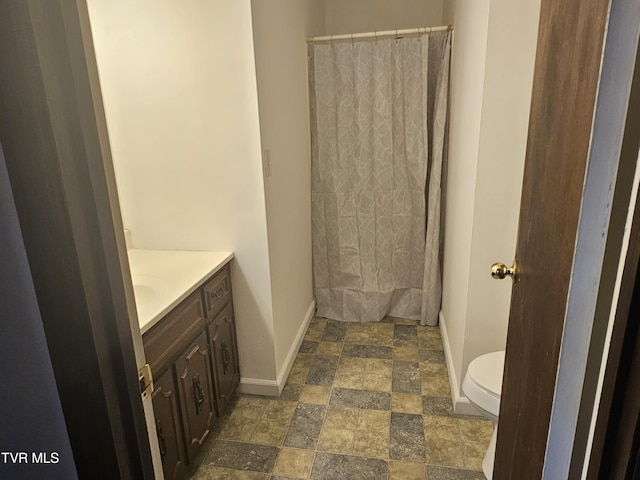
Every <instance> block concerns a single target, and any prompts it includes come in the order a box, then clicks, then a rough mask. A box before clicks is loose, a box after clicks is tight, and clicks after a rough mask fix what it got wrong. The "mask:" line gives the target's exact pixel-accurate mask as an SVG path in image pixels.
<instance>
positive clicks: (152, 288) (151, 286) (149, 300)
mask: <svg viewBox="0 0 640 480" xmlns="http://www.w3.org/2000/svg"><path fill="white" fill-rule="evenodd" d="M131 280H132V281H133V293H134V295H135V298H136V307H137V310H138V312H142V311H147V310H149V309H151V308H152V307H153V305H154V304H155V303H156V302H158V300H160V299H161V298H162V296H163V295H164V294H165V293H166V290H167V287H166V284H165V283H164V282H163V281H162V280H161V279H159V278H157V277H153V276H151V275H132V277H131Z"/></svg>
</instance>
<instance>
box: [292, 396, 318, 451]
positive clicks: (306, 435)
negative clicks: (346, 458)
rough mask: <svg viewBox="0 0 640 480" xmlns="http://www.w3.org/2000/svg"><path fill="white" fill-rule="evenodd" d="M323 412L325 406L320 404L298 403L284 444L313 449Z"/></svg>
mask: <svg viewBox="0 0 640 480" xmlns="http://www.w3.org/2000/svg"><path fill="white" fill-rule="evenodd" d="M324 413H325V407H324V406H322V405H310V404H306V403H300V404H298V406H297V407H296V411H295V414H294V415H293V418H292V420H291V424H290V426H289V431H288V432H287V436H286V438H285V440H284V446H285V447H294V448H306V449H314V448H315V447H316V443H317V442H318V436H319V435H320V429H321V428H322V422H323V420H324Z"/></svg>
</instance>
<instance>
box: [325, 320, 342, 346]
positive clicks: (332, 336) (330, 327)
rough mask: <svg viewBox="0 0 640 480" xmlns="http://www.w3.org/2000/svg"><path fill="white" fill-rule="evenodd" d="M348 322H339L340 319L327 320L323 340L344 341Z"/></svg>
mask: <svg viewBox="0 0 640 480" xmlns="http://www.w3.org/2000/svg"><path fill="white" fill-rule="evenodd" d="M347 327H348V324H347V323H345V322H339V321H338V320H327V323H326V326H325V329H324V333H323V335H322V341H323V342H342V341H343V340H344V336H345V333H346V332H347Z"/></svg>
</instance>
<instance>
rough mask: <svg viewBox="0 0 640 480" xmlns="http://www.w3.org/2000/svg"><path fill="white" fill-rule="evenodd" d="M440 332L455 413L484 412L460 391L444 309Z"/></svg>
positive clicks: (473, 413) (441, 315) (475, 413)
mask: <svg viewBox="0 0 640 480" xmlns="http://www.w3.org/2000/svg"><path fill="white" fill-rule="evenodd" d="M438 319H439V322H438V323H439V326H440V334H441V335H442V345H443V346H444V357H445V361H446V362H447V372H449V386H450V387H451V397H452V398H451V401H452V402H453V413H455V414H458V415H473V416H476V417H479V416H482V414H481V413H480V412H479V411H478V410H477V409H476V407H474V406H473V405H472V404H471V402H470V401H469V399H468V398H467V397H466V396H464V395H463V394H462V392H461V391H460V386H459V385H460V382H459V381H458V377H457V376H456V370H455V368H453V357H452V354H451V346H450V345H449V337H448V335H447V323H446V322H445V320H444V315H443V314H442V310H440V313H439V314H438Z"/></svg>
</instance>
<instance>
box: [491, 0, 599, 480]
mask: <svg viewBox="0 0 640 480" xmlns="http://www.w3.org/2000/svg"><path fill="white" fill-rule="evenodd" d="M609 7H610V2H609V1H608V0H543V1H542V5H541V14H540V28H539V36H538V50H537V55H536V65H535V73H534V84H533V93H532V103H531V113H530V122H529V136H528V143H527V152H526V163H525V173H524V181H523V193H522V201H521V210H520V223H519V229H518V244H517V250H516V259H515V260H516V262H517V268H518V278H517V281H516V282H515V283H514V286H513V291H512V300H511V312H510V319H509V330H508V335H507V348H506V364H505V372H504V382H503V390H502V401H501V409H500V421H499V429H498V441H497V449H496V462H495V466H494V478H495V479H515V478H518V479H540V478H543V466H544V462H545V453H546V447H547V440H548V433H549V422H550V419H551V413H552V405H553V402H554V392H555V389H556V375H557V372H558V358H559V352H560V346H561V342H562V338H563V337H562V335H563V328H564V326H565V314H566V312H567V305H568V296H569V287H570V282H571V280H572V277H571V276H572V271H573V267H574V263H573V262H574V255H575V253H576V239H577V238H578V237H577V235H578V226H579V219H580V213H581V205H582V202H583V187H584V185H585V172H586V166H587V159H588V157H589V152H590V147H591V140H592V134H593V127H594V112H595V106H596V93H597V91H598V86H599V81H600V78H601V76H600V72H601V70H600V68H601V61H602V54H603V43H604V38H605V28H606V26H607V15H608V11H609Z"/></svg>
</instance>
